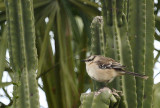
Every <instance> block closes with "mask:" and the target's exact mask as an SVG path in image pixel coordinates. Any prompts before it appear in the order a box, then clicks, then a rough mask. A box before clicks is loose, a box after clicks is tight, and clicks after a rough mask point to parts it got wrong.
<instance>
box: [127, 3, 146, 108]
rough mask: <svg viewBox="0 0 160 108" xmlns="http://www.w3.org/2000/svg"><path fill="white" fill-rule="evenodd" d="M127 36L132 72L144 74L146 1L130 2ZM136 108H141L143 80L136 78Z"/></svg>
mask: <svg viewBox="0 0 160 108" xmlns="http://www.w3.org/2000/svg"><path fill="white" fill-rule="evenodd" d="M128 34H129V40H130V42H131V48H132V55H133V66H134V72H136V73H139V74H145V49H146V41H145V40H146V0H130V1H129V15H128ZM136 92H137V102H138V105H137V108H142V107H143V97H144V80H142V79H140V78H136Z"/></svg>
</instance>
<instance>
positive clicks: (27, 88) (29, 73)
mask: <svg viewBox="0 0 160 108" xmlns="http://www.w3.org/2000/svg"><path fill="white" fill-rule="evenodd" d="M5 4H6V13H7V26H8V40H9V54H10V58H11V59H10V61H11V66H12V68H13V71H14V79H13V82H14V84H15V85H14V93H13V101H14V105H13V106H14V107H15V108H22V107H23V108H39V96H38V95H39V94H38V85H37V81H36V69H37V53H36V47H35V30H34V29H35V28H34V18H33V5H32V1H31V0H5Z"/></svg>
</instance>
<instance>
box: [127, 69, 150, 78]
mask: <svg viewBox="0 0 160 108" xmlns="http://www.w3.org/2000/svg"><path fill="white" fill-rule="evenodd" d="M125 73H126V74H128V75H133V76H135V77H140V78H143V79H145V80H147V79H148V76H146V75H142V74H138V73H134V72H128V71H125Z"/></svg>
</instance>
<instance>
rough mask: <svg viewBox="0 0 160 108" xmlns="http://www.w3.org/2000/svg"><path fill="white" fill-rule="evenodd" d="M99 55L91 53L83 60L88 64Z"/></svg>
mask: <svg viewBox="0 0 160 108" xmlns="http://www.w3.org/2000/svg"><path fill="white" fill-rule="evenodd" d="M96 57H97V56H96V55H91V56H89V57H88V58H87V59H84V60H82V61H83V62H85V63H86V64H88V63H91V62H93V61H94V60H95V58H96Z"/></svg>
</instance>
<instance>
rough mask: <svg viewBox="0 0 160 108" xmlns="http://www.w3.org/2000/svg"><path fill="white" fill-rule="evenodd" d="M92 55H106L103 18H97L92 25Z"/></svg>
mask: <svg viewBox="0 0 160 108" xmlns="http://www.w3.org/2000/svg"><path fill="white" fill-rule="evenodd" d="M91 33H92V38H91V53H92V54H93V55H105V41H104V34H103V19H102V16H96V17H95V18H94V19H93V21H92V23H91Z"/></svg>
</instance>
